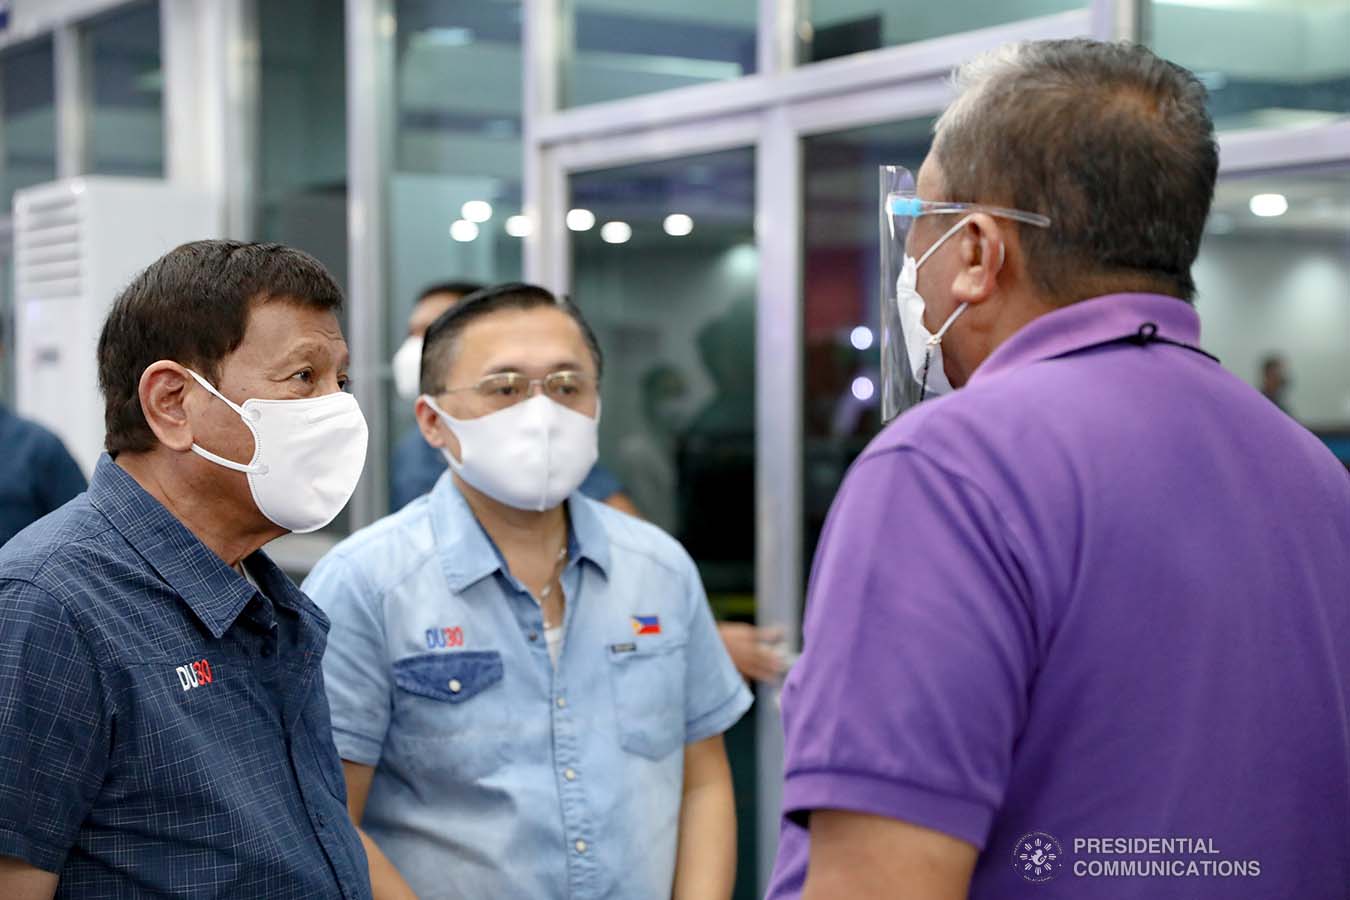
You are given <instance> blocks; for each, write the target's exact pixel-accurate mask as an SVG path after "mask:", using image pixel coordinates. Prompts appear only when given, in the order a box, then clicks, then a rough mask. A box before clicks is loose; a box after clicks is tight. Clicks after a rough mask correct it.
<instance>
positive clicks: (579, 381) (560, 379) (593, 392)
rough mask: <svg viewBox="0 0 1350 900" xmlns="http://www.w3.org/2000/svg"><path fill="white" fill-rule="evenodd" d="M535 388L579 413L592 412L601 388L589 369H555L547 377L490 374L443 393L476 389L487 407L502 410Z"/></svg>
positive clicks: (519, 374)
mask: <svg viewBox="0 0 1350 900" xmlns="http://www.w3.org/2000/svg"><path fill="white" fill-rule="evenodd" d="M535 387H539V388H541V389H542V390H543V392H544V394H545V395H547V396H548V398H549V399H550V400H552V401H553V402H555V403H558V404H560V405H562V406H566V407H567V408H568V409H573V410H576V411H577V412H584V413H590V412H591V411H593V410H594V409H595V401H596V398H597V397H598V396H599V393H600V387H599V384H598V382H597V381H596V380H595V378H593V377H591V376H590V375H587V374H586V373H585V372H572V371H562V372H554V373H552V374H551V375H546V376H544V377H543V378H530V377H528V376H526V375H522V374H521V373H520V372H502V373H500V374H498V375H489V376H488V377H487V378H484V379H483V380H482V381H480V382H478V383H477V384H474V385H470V386H469V387H461V388H446V389H445V390H443V391H442V392H441V393H443V394H462V393H467V392H469V391H473V392H474V393H475V394H477V395H478V397H479V399H480V400H481V401H482V402H483V404H484V405H485V406H487V407H488V408H490V409H492V410H502V409H506V408H507V407H511V406H515V405H516V404H517V403H520V402H522V401H524V400H526V399H527V398H529V397H530V396H531V395H533V394H534V389H535Z"/></svg>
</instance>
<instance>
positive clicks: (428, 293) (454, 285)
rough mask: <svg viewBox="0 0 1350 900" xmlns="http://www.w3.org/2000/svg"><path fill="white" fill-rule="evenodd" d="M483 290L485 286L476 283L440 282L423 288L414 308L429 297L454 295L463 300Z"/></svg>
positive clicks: (414, 303) (414, 302)
mask: <svg viewBox="0 0 1350 900" xmlns="http://www.w3.org/2000/svg"><path fill="white" fill-rule="evenodd" d="M482 289H483V285H481V284H479V283H478V282H476V281H438V282H436V283H435V284H429V285H427V286H426V287H424V288H422V293H420V294H418V295H417V299H416V300H415V301H413V306H416V305H417V304H418V303H421V302H422V301H423V300H425V299H427V298H428V297H434V296H435V295H436V294H454V295H455V296H456V297H459V298H461V299H462V298H464V297H467V296H469V295H470V294H476V293H478V292H479V291H481V290H482Z"/></svg>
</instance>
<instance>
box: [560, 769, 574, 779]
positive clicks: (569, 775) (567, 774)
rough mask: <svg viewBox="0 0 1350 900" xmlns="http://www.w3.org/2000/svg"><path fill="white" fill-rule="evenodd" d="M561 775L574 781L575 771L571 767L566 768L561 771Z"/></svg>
mask: <svg viewBox="0 0 1350 900" xmlns="http://www.w3.org/2000/svg"><path fill="white" fill-rule="evenodd" d="M563 777H564V778H566V779H567V780H568V781H576V780H577V773H576V772H575V771H574V770H572V769H567V770H566V771H564V772H563Z"/></svg>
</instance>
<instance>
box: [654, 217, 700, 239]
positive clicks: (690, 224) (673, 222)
mask: <svg viewBox="0 0 1350 900" xmlns="http://www.w3.org/2000/svg"><path fill="white" fill-rule="evenodd" d="M661 227H662V228H664V229H665V230H666V234H668V235H670V236H671V237H684V236H685V235H686V234H688V233H689V232H691V231H693V230H694V220H693V219H691V218H689V217H688V216H686V215H685V214H684V213H671V214H670V215H668V216H666V220H665V221H664V222H662V223H661Z"/></svg>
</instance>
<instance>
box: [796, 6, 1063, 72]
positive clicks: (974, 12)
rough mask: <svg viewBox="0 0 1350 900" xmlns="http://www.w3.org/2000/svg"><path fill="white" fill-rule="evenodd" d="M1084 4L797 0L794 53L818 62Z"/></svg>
mask: <svg viewBox="0 0 1350 900" xmlns="http://www.w3.org/2000/svg"><path fill="white" fill-rule="evenodd" d="M1086 6H1087V3H1086V2H1085V0H1000V2H998V3H929V2H922V0H891V2H880V0H799V4H798V22H797V38H798V41H799V45H798V58H799V59H800V60H801V61H802V62H804V63H810V62H820V61H821V60H826V59H834V58H836V57H839V56H848V55H850V54H853V53H863V52H865V51H868V50H879V49H881V48H882V47H893V46H896V45H897V44H912V43H914V42H916V41H925V40H928V39H930V38H936V37H943V36H945V35H949V34H959V33H960V32H963V31H974V30H975V29H977V28H988V27H990V26H993V25H1006V24H1007V23H1009V22H1017V21H1020V20H1022V19H1034V18H1036V17H1038V16H1046V15H1050V14H1052V13H1061V12H1068V11H1070V10H1075V9H1083V8H1085V7H1086ZM953 62H955V60H953Z"/></svg>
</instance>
